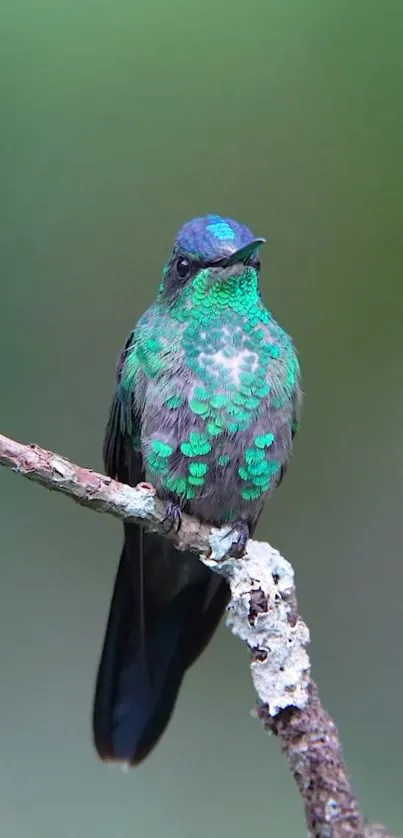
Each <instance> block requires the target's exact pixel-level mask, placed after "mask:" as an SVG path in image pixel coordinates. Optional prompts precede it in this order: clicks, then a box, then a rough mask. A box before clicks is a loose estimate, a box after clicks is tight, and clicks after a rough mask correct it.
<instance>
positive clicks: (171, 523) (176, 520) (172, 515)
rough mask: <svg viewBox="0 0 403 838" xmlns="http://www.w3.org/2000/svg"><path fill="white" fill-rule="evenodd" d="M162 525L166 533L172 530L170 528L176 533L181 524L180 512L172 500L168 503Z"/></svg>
mask: <svg viewBox="0 0 403 838" xmlns="http://www.w3.org/2000/svg"><path fill="white" fill-rule="evenodd" d="M162 526H163V527H164V530H165V532H166V533H169V532H172V530H173V531H174V532H176V533H178V532H179V530H180V528H181V526H182V512H181V508H180V506H178V504H177V503H174V502H173V501H170V503H168V506H167V511H166V514H165V518H164V520H163V522H162Z"/></svg>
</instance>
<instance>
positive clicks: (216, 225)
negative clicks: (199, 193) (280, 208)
mask: <svg viewBox="0 0 403 838" xmlns="http://www.w3.org/2000/svg"><path fill="white" fill-rule="evenodd" d="M264 242H265V239H262V238H256V237H255V236H253V234H252V233H251V231H250V230H249V228H248V227H245V225H244V224H240V223H239V222H238V221H233V220H232V219H230V218H223V217H222V216H219V215H205V216H201V217H199V218H193V219H192V220H191V221H188V222H187V223H186V224H184V225H183V227H181V229H180V230H179V232H178V235H177V237H176V240H175V243H174V246H173V248H172V251H171V254H170V257H169V260H168V262H167V264H166V266H165V268H164V275H163V280H162V283H161V289H160V290H161V294H162V295H163V296H164V297H166V298H168V299H171V300H175V299H177V298H178V296H180V295H181V292H182V291H184V290H185V289H187V288H189V285H193V287H194V288H196V289H197V287H198V286H199V287H200V286H201V284H203V287H204V288H205V290H206V291H207V290H208V289H213V287H214V288H215V291H219V288H220V287H221V288H222V289H223V290H224V289H228V287H229V285H231V286H233V285H234V284H236V283H237V280H241V278H242V277H243V278H245V277H248V276H249V277H250V279H251V280H254V283H255V284H257V281H258V274H259V270H260V261H259V255H258V251H259V247H260V245H262V244H263V243H264Z"/></svg>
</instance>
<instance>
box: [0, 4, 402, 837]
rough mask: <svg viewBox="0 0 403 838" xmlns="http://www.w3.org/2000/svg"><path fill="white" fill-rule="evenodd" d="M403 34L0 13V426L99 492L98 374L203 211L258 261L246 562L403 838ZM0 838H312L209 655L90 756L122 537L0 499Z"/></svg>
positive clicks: (361, 13) (326, 13) (1, 476)
mask: <svg viewBox="0 0 403 838" xmlns="http://www.w3.org/2000/svg"><path fill="white" fill-rule="evenodd" d="M402 27H403V5H402V3H401V2H399V0H397V2H393V0H384V2H383V3H380V2H379V0H378V1H377V2H375V0H333V2H324V0H305V2H298V0H270V2H266V0H260V1H259V0H249V2H242V1H241V0H232V2H230V0H221V1H220V2H214V3H213V2H212V0H204V2H203V3H199V2H195V3H188V2H184V0H176V2H175V1H174V2H164V0H150V2H149V3H144V2H143V3H139V2H138V0H132V2H128V0H97V2H95V0H36V2H35V3H34V2H30V0H3V2H2V4H1V11H0V78H1V84H0V88H1V141H0V159H1V225H0V240H1V262H2V269H1V331H0V347H1V352H0V374H1V425H0V431H1V432H3V433H6V434H9V435H11V436H15V437H16V438H17V439H20V440H25V441H36V442H38V443H39V444H41V445H43V446H45V447H48V448H51V449H54V450H56V451H59V452H60V453H62V454H64V455H66V456H68V457H71V458H72V459H74V460H75V461H77V462H80V463H82V464H85V465H88V466H92V467H95V468H100V467H101V457H100V448H101V443H102V436H103V430H104V424H105V420H106V416H107V411H108V408H109V402H110V397H111V393H112V387H113V380H114V367H115V358H116V355H117V352H118V350H119V349H120V346H121V345H122V343H123V342H124V340H125V338H126V335H127V333H128V330H129V328H130V327H131V325H132V324H133V323H134V322H135V321H136V319H137V318H138V316H139V314H140V313H141V312H142V310H143V309H144V308H145V306H146V305H148V304H149V303H150V301H151V300H152V298H153V296H154V295H155V293H156V289H157V285H158V282H159V275H160V270H161V266H162V263H163V261H164V259H165V257H166V255H167V253H168V250H169V248H170V245H171V240H172V239H173V236H174V234H175V232H176V230H177V228H178V227H179V226H180V224H181V223H182V222H183V221H185V220H186V219H187V218H189V217H191V216H193V215H196V214H199V213H204V212H207V211H213V212H219V213H224V214H228V215H231V216H234V217H236V218H237V217H238V218H239V219H240V220H242V221H244V222H245V223H247V224H249V225H250V226H251V227H252V228H253V230H254V231H255V232H256V234H258V235H264V236H267V237H268V245H267V246H266V247H265V248H264V250H263V251H262V259H263V270H262V276H263V279H262V282H263V290H264V294H265V297H266V300H267V302H268V304H269V305H270V307H271V308H272V310H273V311H274V313H275V314H276V316H278V318H279V319H280V321H281V323H282V324H283V325H284V326H285V327H286V328H287V329H288V330H289V331H290V332H291V333H292V334H293V336H294V337H295V340H296V343H297V346H298V349H299V351H300V355H301V361H302V365H303V371H304V387H305V392H306V403H305V412H304V418H303V424H302V429H301V432H300V435H299V439H298V443H297V445H296V452H295V457H294V459H293V464H292V468H291V469H290V472H289V474H288V476H287V480H286V481H285V482H284V484H283V486H282V488H281V490H280V491H279V492H278V494H277V496H276V497H275V499H274V500H273V501H272V503H271V504H270V507H269V508H268V509H267V510H266V515H265V517H264V519H263V520H262V523H261V525H260V528H259V537H261V538H267V539H269V540H270V541H271V542H272V543H273V544H275V545H276V546H277V547H278V548H279V549H280V550H281V551H282V552H283V553H284V554H285V555H286V556H287V557H288V558H289V559H290V560H291V561H292V562H293V564H294V566H295V568H296V573H297V584H298V594H299V602H300V606H301V610H302V613H303V615H304V617H305V618H306V620H307V621H308V623H309V625H310V628H311V631H312V645H311V654H312V661H313V673H314V677H315V678H316V679H317V681H318V682H319V685H320V689H321V694H322V697H323V700H324V702H325V703H326V705H327V707H328V708H329V710H330V711H331V712H332V714H334V716H335V718H336V720H337V723H338V725H339V728H340V733H341V736H342V739H343V743H344V748H345V755H346V759H347V761H348V765H349V769H350V772H351V774H352V777H353V783H354V788H355V790H356V792H357V794H358V795H359V798H360V800H361V803H362V808H363V811H364V812H365V813H366V814H367V816H368V817H369V818H371V819H379V820H383V821H384V822H387V823H388V825H389V827H390V828H391V829H393V830H394V831H395V832H396V833H398V832H399V831H400V832H401V833H402V832H403V797H402V775H403V758H402V753H403V723H402V712H401V704H402V693H403V650H402V641H401V638H402V625H403V616H402V614H403V608H402V605H401V602H402V583H403V563H402V556H401V553H402V549H401V544H402V502H401V497H402V489H401V483H402V474H403V454H402V446H401V429H402V420H403V395H402V364H403V352H402V350H403V339H402V337H401V327H402V315H403V291H402V268H403V253H402V223H403V208H402V195H403V175H402V170H403V165H402V163H403V107H402V93H401V91H402V83H403V50H402V47H401V42H402ZM0 492H1V608H0V638H1V639H0V662H1V688H0V710H1V715H0V738H1V757H0V832H1V835H2V836H4V838H47V836H49V837H50V836H52V838H53V836H55V835H56V836H57V837H58V838H88V836H97V838H106V837H107V836H110V835H111V834H113V835H114V836H130V835H136V836H138V838H159V836H163V838H178V836H186V838H187V836H189V835H192V836H194V837H195V838H204V836H206V835H220V836H231V838H236V836H242V835H244V834H248V832H253V833H256V834H258V833H261V834H264V835H266V834H267V835H273V836H279V838H283V836H284V837H285V838H288V836H290V838H294V836H297V835H300V836H302V835H304V834H305V832H306V830H305V827H304V823H303V815H302V805H301V802H300V800H299V797H298V795H297V792H296V789H295V788H294V784H293V781H292V778H291V775H289V773H288V770H287V767H286V765H285V762H284V760H283V758H282V757H281V756H280V753H279V746H278V742H277V741H276V740H275V739H274V738H269V737H267V736H266V735H265V734H264V733H263V732H262V730H261V728H260V726H259V724H258V723H257V722H256V721H254V720H253V719H251V717H250V715H249V711H250V709H251V707H252V706H253V703H254V696H253V691H252V687H251V683H250V678H249V674H248V666H247V654H246V652H245V650H244V649H243V648H242V645H241V644H240V643H238V642H237V641H235V640H234V639H233V638H232V637H231V636H230V634H229V632H228V631H226V630H225V628H224V626H223V627H222V628H221V629H220V631H219V633H218V635H217V636H216V638H215V639H214V642H213V643H212V644H211V647H210V648H209V650H208V651H207V653H206V654H205V655H204V656H203V658H202V660H201V661H200V662H199V663H198V664H197V666H195V667H194V669H193V670H192V671H191V672H190V673H189V676H188V677H187V679H186V682H185V684H184V688H183V690H182V693H181V696H180V700H179V702H178V705H177V710H176V713H175V717H174V719H173V721H172V724H171V725H170V727H169V729H168V731H167V734H166V736H165V737H164V739H163V740H162V742H161V744H160V746H159V747H158V749H157V750H156V751H155V752H154V753H153V755H152V756H151V757H150V759H149V760H148V761H147V762H146V763H144V765H143V766H142V767H141V768H139V769H138V770H137V771H134V772H130V773H128V774H123V773H122V772H121V771H119V770H118V769H115V770H112V771H111V770H108V769H107V768H106V767H105V766H103V765H101V764H100V763H99V762H98V761H97V759H96V757H95V754H94V751H93V748H92V743H91V732H90V710H91V699H92V690H93V682H94V675H95V671H96V666H97V661H98V655H99V652H100V646H101V641H102V636H103V631H104V624H105V620H106V615H107V610H108V606H109V597H110V593H111V588H112V582H113V577H114V572H115V568H116V564H117V559H118V554H119V550H120V542H121V529H120V526H119V524H118V522H114V521H113V520H111V519H109V518H103V517H99V516H97V515H95V514H91V513H90V512H88V511H86V510H84V509H81V508H79V507H76V506H75V505H74V504H72V503H70V502H69V501H68V500H67V499H65V498H62V497H59V496H56V495H52V494H50V493H48V492H45V491H43V490H42V489H39V488H38V487H35V486H33V485H32V484H29V483H28V482H27V481H24V480H22V479H21V478H17V477H16V476H14V475H12V474H11V473H10V472H7V471H5V470H2V472H1V473H0Z"/></svg>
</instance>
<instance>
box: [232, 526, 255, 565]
mask: <svg viewBox="0 0 403 838" xmlns="http://www.w3.org/2000/svg"><path fill="white" fill-rule="evenodd" d="M233 532H237V533H238V538H237V540H236V541H234V542H233V543H232V545H231V547H230V549H229V551H228V555H229V556H231V557H232V558H234V559H241V558H242V556H243V554H244V552H245V547H246V543H247V541H248V538H249V536H250V529H249V524H247V523H246V521H238V522H237V523H236V524H234V526H233V527H232V530H231V531H230V533H229V535H231V534H232V533H233Z"/></svg>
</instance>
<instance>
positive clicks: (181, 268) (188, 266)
mask: <svg viewBox="0 0 403 838" xmlns="http://www.w3.org/2000/svg"><path fill="white" fill-rule="evenodd" d="M191 270H192V263H191V261H190V259H186V257H185V256H180V257H179V259H177V260H176V273H177V274H178V276H179V277H180V279H187V278H188V276H190V273H191Z"/></svg>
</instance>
